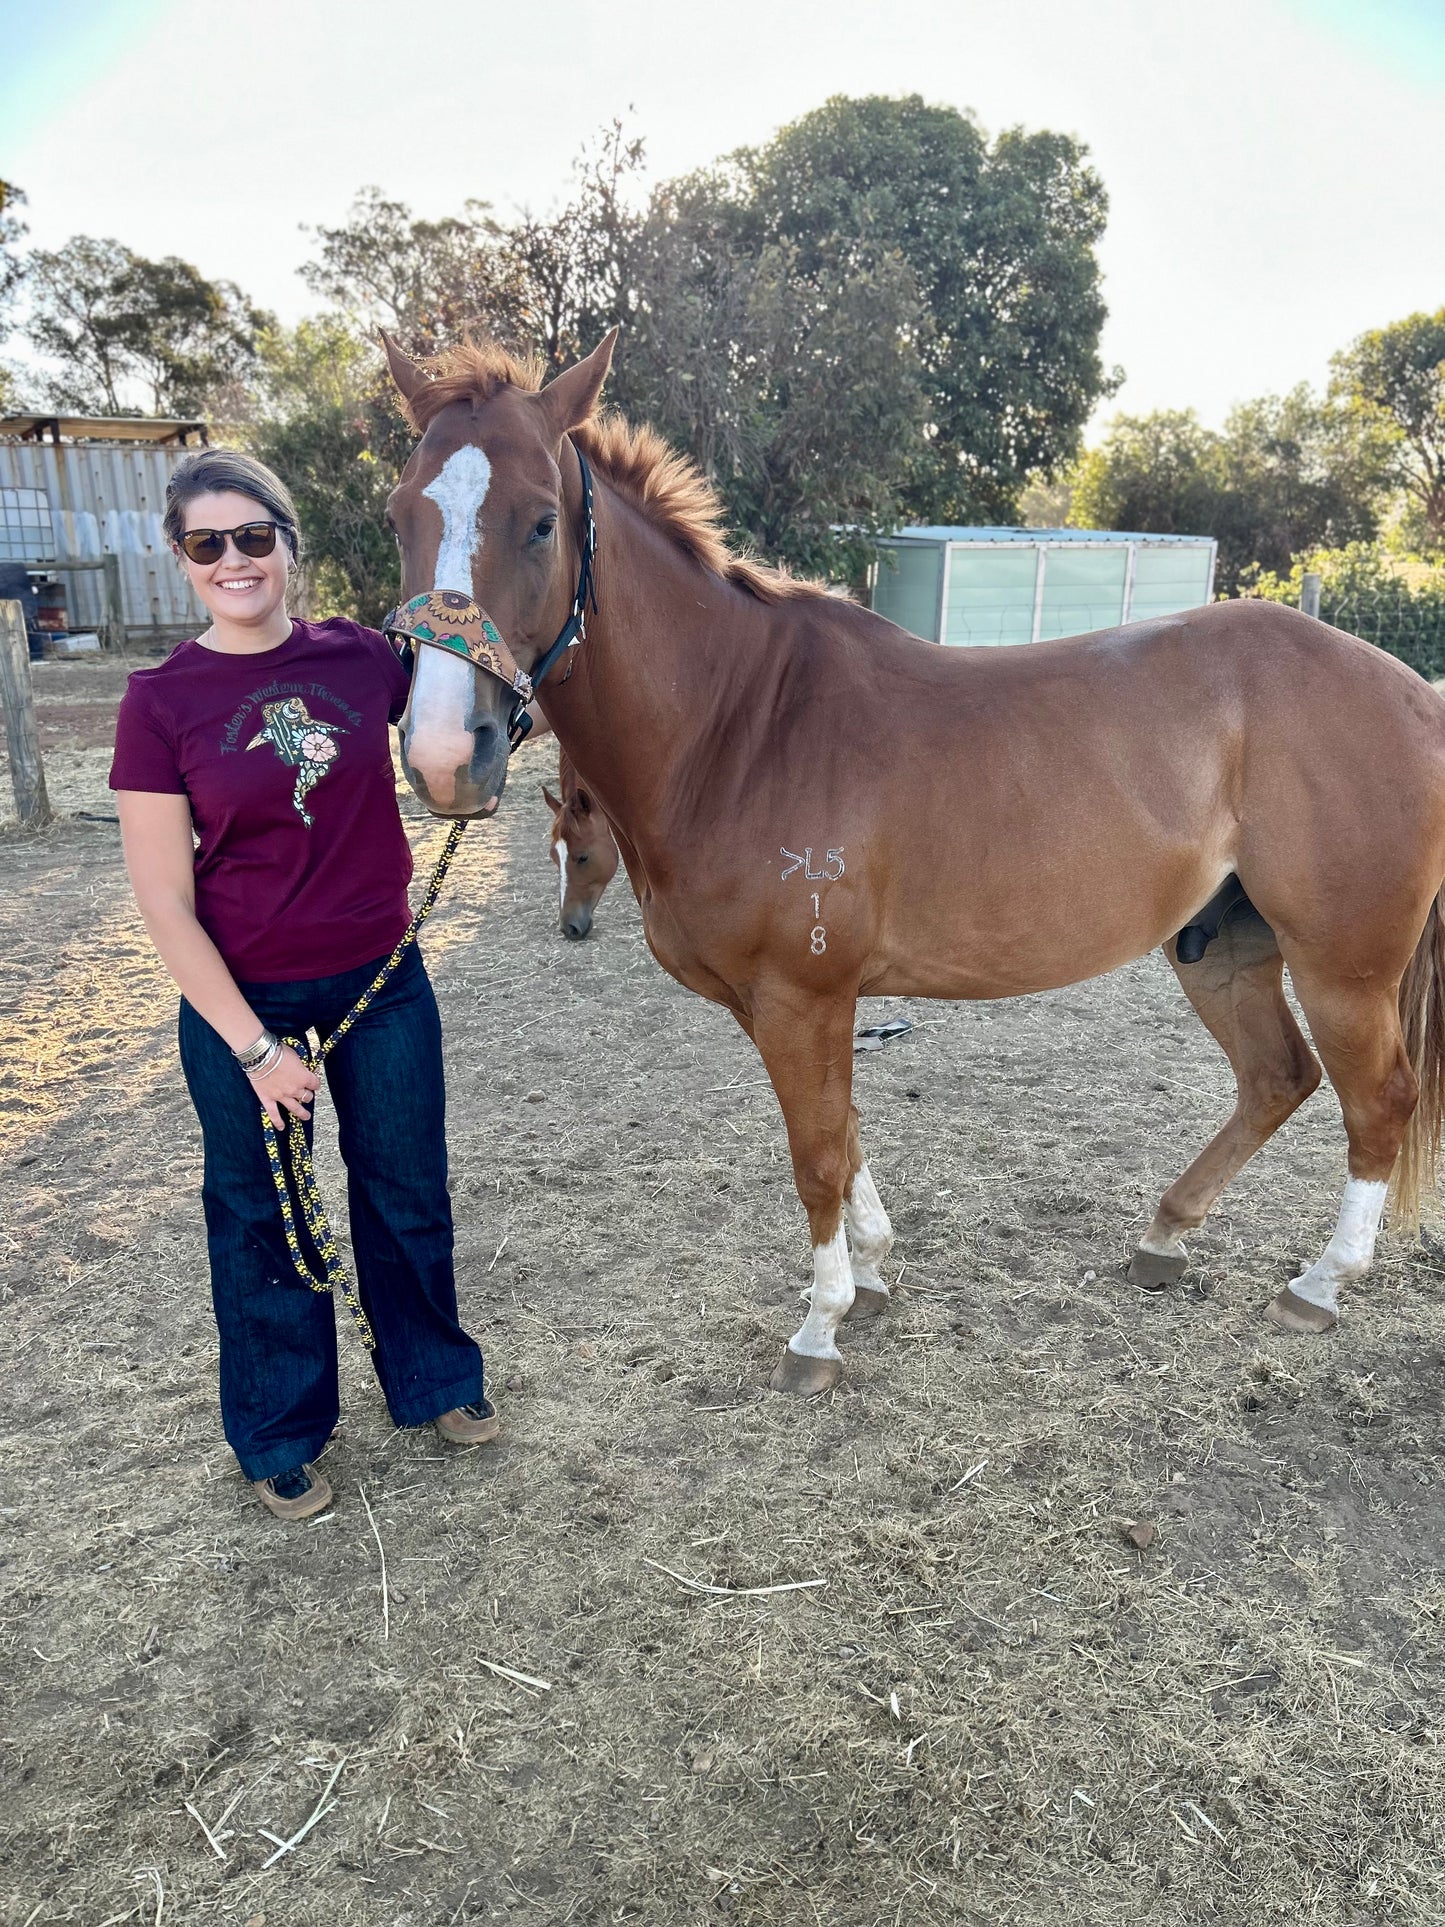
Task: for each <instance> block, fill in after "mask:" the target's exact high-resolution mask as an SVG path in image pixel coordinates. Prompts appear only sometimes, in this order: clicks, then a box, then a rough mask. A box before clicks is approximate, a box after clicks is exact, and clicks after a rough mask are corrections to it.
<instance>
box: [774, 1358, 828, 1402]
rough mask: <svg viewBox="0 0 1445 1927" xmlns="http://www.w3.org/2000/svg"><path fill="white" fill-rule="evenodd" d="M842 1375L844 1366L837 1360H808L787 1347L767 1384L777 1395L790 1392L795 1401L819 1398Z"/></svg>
mask: <svg viewBox="0 0 1445 1927" xmlns="http://www.w3.org/2000/svg"><path fill="white" fill-rule="evenodd" d="M842 1376H843V1365H842V1361H841V1360H840V1359H836V1358H808V1357H807V1356H805V1354H804V1353H802V1352H795V1351H790V1350H789V1349H788V1348H787V1347H786V1346H784V1348H783V1355H782V1357H781V1358H780V1359H779V1360H778V1364H777V1369H776V1370H775V1371H774V1373H773V1375H772V1377H771V1378H770V1379H769V1380H768V1384H769V1385H770V1386H771V1388H772V1390H773V1391H775V1392H791V1393H792V1395H793V1396H794V1398H817V1396H818V1394H819V1393H820V1392H831V1391H832V1389H833V1387H834V1386H835V1385H836V1384H837V1383H838V1381H839V1379H840V1378H841V1377H842Z"/></svg>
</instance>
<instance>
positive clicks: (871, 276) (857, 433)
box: [611, 174, 926, 575]
mask: <svg viewBox="0 0 1445 1927" xmlns="http://www.w3.org/2000/svg"><path fill="white" fill-rule="evenodd" d="M747 219H748V209H747V207H746V204H745V203H743V202H741V201H740V200H739V199H738V198H737V197H736V195H735V193H734V192H733V191H732V187H731V184H730V183H729V182H728V180H727V179H726V178H725V177H722V176H719V175H706V174H704V175H698V176H695V177H693V178H692V179H690V180H688V181H684V182H680V183H673V184H671V185H669V186H667V187H664V188H662V189H660V190H659V191H658V192H657V193H656V194H655V195H654V197H653V200H652V204H651V206H650V208H649V211H648V214H647V218H646V220H645V221H644V222H643V223H642V226H641V228H640V231H639V232H638V233H637V235H636V236H635V237H634V238H633V240H632V242H631V248H632V258H633V267H634V273H633V278H632V291H633V302H634V306H633V312H632V316H631V320H630V324H629V326H628V328H627V331H626V333H625V335H624V338H623V343H622V352H621V353H620V355H619V357H618V363H617V379H616V382H615V384H614V386H613V388H612V391H611V394H612V399H613V400H614V401H615V402H616V403H617V404H618V405H619V406H620V407H621V408H622V409H623V410H624V411H625V412H626V413H627V414H629V415H630V416H633V417H634V418H636V419H639V420H648V421H651V422H653V423H654V424H655V425H656V426H657V427H658V428H659V429H660V430H661V431H662V432H663V433H664V434H665V435H667V436H668V438H669V439H670V440H672V441H673V442H674V443H676V444H677V445H678V446H679V447H681V448H684V449H686V450H687V451H688V452H689V453H690V454H691V455H692V456H693V458H694V459H695V460H696V461H697V463H698V464H699V466H700V467H701V468H702V469H703V471H704V473H705V474H707V475H708V477H709V479H710V480H711V481H712V482H713V484H714V486H715V487H716V488H717V490H718V492H719V494H720V495H721V497H722V499H723V502H724V504H725V507H726V509H727V512H728V517H729V521H730V522H731V524H732V525H733V526H734V527H736V528H737V529H739V530H740V531H741V532H742V533H743V534H744V536H745V537H746V538H747V539H748V540H749V541H750V542H751V543H752V544H753V545H754V546H756V547H757V548H758V549H759V550H760V551H761V552H762V553H763V554H764V555H767V556H769V557H771V558H773V559H774V560H777V561H782V562H785V563H788V564H789V565H791V566H792V567H794V568H798V569H801V570H805V571H808V572H831V573H834V574H840V575H846V574H851V573H856V571H857V570H858V568H859V566H860V564H861V563H862V562H863V561H864V560H866V554H867V553H868V552H871V545H869V543H868V537H869V535H870V534H874V533H876V532H878V531H880V530H881V529H883V528H886V527H891V526H894V525H895V524H896V523H897V521H898V519H899V516H900V513H901V493H900V490H901V482H902V478H903V476H904V474H905V473H906V470H907V466H908V461H909V457H910V455H911V453H912V451H913V450H914V448H915V447H916V446H917V444H918V441H919V439H920V433H921V425H922V415H923V395H922V389H921V385H920V382H919V378H918V361H917V352H916V346H915V344H916V340H917V338H918V336H919V335H920V334H921V333H922V332H923V330H924V327H925V325H926V324H925V317H924V316H923V314H922V312H921V306H920V302H919V298H918V290H917V285H916V283H915V280H914V277H913V274H912V272H911V270H910V269H909V267H908V265H907V263H906V262H904V261H903V260H902V259H901V258H900V257H899V256H898V255H897V254H896V253H893V252H890V251H888V250H885V249H882V248H876V249H873V248H863V247H857V248H855V249H853V250H852V253H851V256H850V259H849V261H848V263H847V265H846V268H845V267H844V266H843V265H842V264H840V263H839V262H838V261H837V260H836V259H833V260H828V261H825V262H822V263H815V264H814V265H812V266H811V267H804V265H803V264H802V262H801V261H800V259H799V255H798V250H797V249H796V248H795V247H793V246H791V245H785V244H781V243H776V242H769V243H766V244H764V245H763V246H761V247H756V246H745V245H742V244H741V243H740V240H739V232H740V229H741V228H742V227H743V226H744V225H745V223H746V222H747ZM839 528H841V529H842V531H843V533H841V534H839V533H837V532H835V531H836V530H838V529H839Z"/></svg>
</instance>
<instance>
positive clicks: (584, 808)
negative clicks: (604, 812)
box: [577, 784, 592, 816]
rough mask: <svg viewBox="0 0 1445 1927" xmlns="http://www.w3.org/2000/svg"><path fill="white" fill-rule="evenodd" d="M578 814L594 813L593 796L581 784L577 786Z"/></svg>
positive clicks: (587, 814) (588, 814)
mask: <svg viewBox="0 0 1445 1927" xmlns="http://www.w3.org/2000/svg"><path fill="white" fill-rule="evenodd" d="M577 814H578V815H579V816H591V814H592V798H591V797H590V796H589V795H588V794H587V792H586V790H584V789H583V788H582V786H581V785H580V784H579V785H578V787H577Z"/></svg>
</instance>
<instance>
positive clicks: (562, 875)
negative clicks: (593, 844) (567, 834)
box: [557, 836, 567, 913]
mask: <svg viewBox="0 0 1445 1927" xmlns="http://www.w3.org/2000/svg"><path fill="white" fill-rule="evenodd" d="M557 875H558V879H559V889H558V894H557V903H558V908H559V913H560V911H562V910H565V909H566V908H567V845H566V842H565V841H564V839H563V838H562V837H560V836H559V837H558V838H557Z"/></svg>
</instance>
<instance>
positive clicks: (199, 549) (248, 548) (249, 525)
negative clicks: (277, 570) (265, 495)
mask: <svg viewBox="0 0 1445 1927" xmlns="http://www.w3.org/2000/svg"><path fill="white" fill-rule="evenodd" d="M276 528H277V525H276V523H275V522H243V523H242V524H241V526H240V528H238V529H189V530H187V532H186V533H185V534H184V535H183V536H182V537H181V548H182V550H183V551H184V552H185V554H186V555H188V556H189V557H190V559H191V561H192V562H197V563H199V564H200V565H201V566H202V567H203V568H208V567H209V566H210V565H211V563H213V562H219V561H220V559H221V557H222V556H223V555H224V554H225V553H226V537H227V536H230V538H231V540H232V541H233V542H234V543H235V545H236V549H237V552H238V553H239V554H241V555H245V556H249V557H250V558H251V560H252V561H253V562H259V561H260V559H261V557H262V556H263V555H269V554H270V553H271V551H272V549H274V548H275V546H276Z"/></svg>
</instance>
